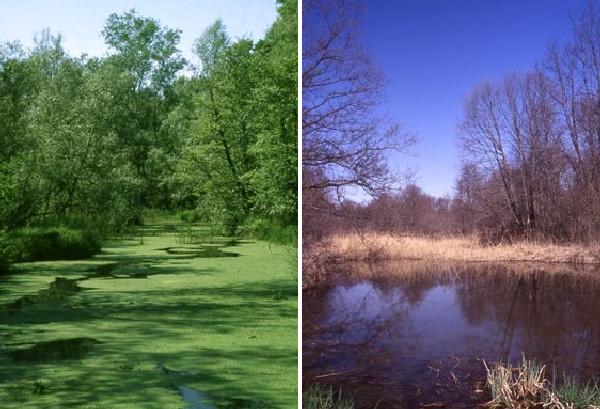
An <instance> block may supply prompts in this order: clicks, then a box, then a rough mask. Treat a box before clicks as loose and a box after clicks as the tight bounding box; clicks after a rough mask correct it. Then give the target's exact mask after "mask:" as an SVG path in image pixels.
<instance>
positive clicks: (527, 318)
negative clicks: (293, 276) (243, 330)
mask: <svg viewBox="0 0 600 409" xmlns="http://www.w3.org/2000/svg"><path fill="white" fill-rule="evenodd" d="M337 270H339V271H337V274H336V275H335V277H336V279H335V280H334V281H335V284H330V285H322V286H319V287H318V288H313V289H308V290H305V291H304V295H303V376H304V382H305V383H322V384H329V385H334V386H335V387H336V388H342V389H343V390H344V391H345V392H346V393H347V394H349V395H350V396H354V398H355V402H356V405H357V408H373V407H375V406H376V405H377V404H379V406H378V407H379V408H387V407H421V406H422V405H425V407H427V405H441V404H444V405H446V406H444V407H473V406H475V405H476V404H477V403H481V402H485V401H486V400H488V399H489V395H488V392H486V391H485V387H484V381H485V370H484V366H483V361H482V359H485V360H486V361H487V362H488V363H489V362H496V361H498V360H502V361H504V362H506V361H510V362H516V361H519V360H520V359H521V358H522V354H525V356H526V357H527V358H534V359H536V360H540V361H543V362H544V363H546V364H547V365H548V368H549V371H548V373H549V376H552V373H557V374H561V377H562V373H563V372H567V373H569V374H572V375H574V376H576V377H578V378H579V379H580V380H582V381H587V380H589V379H591V378H593V377H595V376H597V375H600V297H599V296H600V272H594V271H568V272H567V271H565V268H561V267H557V266H548V267H546V268H540V267H539V266H527V265H524V266H513V267H507V266H493V265H482V264H478V265H475V264H470V265H458V264H452V265H450V264H447V265H439V264H437V265H436V264H428V263H403V264H402V265H398V264H396V265H394V264H387V265H379V266H365V265H351V266H350V265H349V266H345V267H343V268H338V269H337ZM431 407H433V406H431Z"/></svg>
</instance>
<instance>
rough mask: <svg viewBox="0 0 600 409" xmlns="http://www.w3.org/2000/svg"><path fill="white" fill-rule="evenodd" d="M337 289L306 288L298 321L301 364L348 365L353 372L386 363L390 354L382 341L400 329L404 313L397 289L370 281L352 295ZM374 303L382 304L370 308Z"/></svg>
mask: <svg viewBox="0 0 600 409" xmlns="http://www.w3.org/2000/svg"><path fill="white" fill-rule="evenodd" d="M358 288H359V289H360V287H358ZM339 290H340V289H339V288H328V289H325V290H323V291H316V292H315V291H312V292H308V294H307V293H306V292H305V298H304V299H303V323H302V325H303V359H304V361H303V362H304V367H305V369H307V368H311V367H316V368H320V369H324V368H335V369H336V370H340V369H342V370H343V369H348V368H351V371H350V372H352V373H363V374H364V373H369V372H370V370H371V369H372V368H375V367H377V368H380V367H381V366H382V365H384V366H385V363H386V362H389V361H390V360H391V358H392V356H391V354H392V351H390V350H389V349H388V348H387V347H386V344H387V342H388V341H389V340H391V339H393V338H394V337H395V336H397V335H398V334H401V333H402V329H401V327H402V326H403V325H404V323H405V321H406V317H407V306H406V305H407V303H406V300H405V299H404V297H403V296H402V293H401V292H399V291H398V289H397V288H393V287H390V286H385V285H383V286H377V287H374V286H370V285H369V286H366V287H365V288H364V292H361V293H360V294H358V295H357V296H356V297H354V298H352V297H344V298H340V291H339ZM343 290H348V288H345V289H343ZM332 300H333V301H332ZM373 303H376V304H378V305H385V308H375V309H374V308H371V307H372V306H373ZM332 304H335V308H332ZM350 372H348V374H350Z"/></svg>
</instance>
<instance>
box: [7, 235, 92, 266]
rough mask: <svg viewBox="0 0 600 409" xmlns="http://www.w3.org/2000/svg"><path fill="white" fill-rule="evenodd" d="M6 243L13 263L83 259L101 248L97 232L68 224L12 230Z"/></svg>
mask: <svg viewBox="0 0 600 409" xmlns="http://www.w3.org/2000/svg"><path fill="white" fill-rule="evenodd" d="M6 243H7V246H6V256H7V257H8V259H9V260H10V261H11V262H23V261H40V260H63V259H64V260H74V259H82V258H87V257H91V256H92V255H94V254H97V253H99V252H100V249H101V242H100V239H99V236H98V234H97V233H95V232H94V231H92V230H76V229H72V228H68V227H53V228H41V227H37V228H31V227H30V228H22V229H19V230H15V231H13V232H11V233H10V234H9V235H8V237H7V239H6Z"/></svg>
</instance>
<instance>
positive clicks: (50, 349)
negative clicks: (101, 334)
mask: <svg viewBox="0 0 600 409" xmlns="http://www.w3.org/2000/svg"><path fill="white" fill-rule="evenodd" d="M98 343H100V341H98V340H96V339H94V338H70V339H57V340H53V341H47V342H38V343H36V344H34V345H33V346H32V347H30V348H26V349H15V350H12V351H10V352H8V356H9V357H10V358H11V359H12V360H14V361H32V362H47V361H54V360H64V359H80V358H82V357H83V356H84V355H85V354H87V353H88V352H90V351H91V350H92V349H93V348H94V345H96V344H98Z"/></svg>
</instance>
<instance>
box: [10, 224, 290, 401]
mask: <svg viewBox="0 0 600 409" xmlns="http://www.w3.org/2000/svg"><path fill="white" fill-rule="evenodd" d="M181 227H182V226H181V225H174V224H162V223H159V224H155V225H150V226H145V227H143V228H142V229H141V230H140V233H139V234H138V235H137V236H136V237H131V238H130V239H128V240H120V241H115V242H112V243H107V245H106V247H105V248H104V249H103V253H102V254H101V255H98V256H96V257H94V258H92V259H88V260H81V261H55V262H36V263H22V264H16V265H14V266H13V267H14V270H16V271H14V272H13V273H12V274H11V275H8V276H5V277H1V278H0V279H1V280H2V286H0V334H2V338H1V340H2V341H1V343H0V406H1V407H2V408H7V409H10V408H19V409H20V408H25V409H27V408H40V407H43V408H115V409H120V408H149V409H151V408H157V409H158V408H160V409H163V408H167V409H170V408H175V409H176V408H184V407H187V405H186V403H185V402H184V400H183V399H182V396H181V394H180V392H179V391H178V388H179V387H182V386H184V387H188V388H192V389H194V390H196V391H199V392H201V393H202V394H204V395H206V396H208V397H209V398H210V400H211V401H213V402H215V403H218V404H219V405H228V404H231V405H234V404H238V405H241V407H261V408H268V407H274V408H295V407H296V406H297V391H296V385H297V318H296V317H297V291H296V288H297V287H296V272H295V271H292V270H291V268H290V262H289V254H290V252H289V250H287V249H286V248H285V247H283V246H274V245H272V244H271V245H269V244H267V243H264V242H259V241H243V242H241V243H236V244H237V245H236V246H233V247H223V246H224V245H225V244H227V243H226V240H224V239H223V240H221V241H219V240H211V243H212V244H211V245H212V246H219V245H220V246H221V247H220V248H219V251H220V252H206V251H199V252H197V253H195V252H194V250H193V249H187V250H186V249H182V252H180V253H179V252H175V253H174V254H169V253H167V252H166V251H165V250H164V249H166V248H171V249H173V248H175V249H176V250H177V249H180V248H181V247H183V246H185V247H188V246H192V247H193V246H197V245H196V244H193V245H188V244H186V245H183V244H179V243H178V231H179V229H180V228H181ZM142 236H143V237H142ZM219 243H220V244H219ZM188 250H189V251H188ZM196 254H201V255H209V256H210V257H206V258H193V257H194V255H196ZM231 254H235V255H237V257H234V256H232V255H231ZM100 266H103V267H100ZM57 277H64V278H66V279H75V280H78V281H76V283H77V285H78V287H79V288H77V289H76V288H74V287H73V286H72V285H70V284H69V285H66V284H68V283H67V282H64V281H62V280H59V282H58V283H65V284H64V285H60V286H58V285H57V281H56V278H57ZM142 277H147V278H142ZM53 283H54V284H53ZM62 287H66V291H67V293H65V294H63V293H59V291H60V288H62ZM49 288H50V289H51V291H50V292H48V291H47V290H48V289H49ZM45 290H46V291H45ZM8 306H10V307H8ZM69 342H70V343H71V344H69ZM72 343H75V345H76V347H75V348H76V349H75V350H73V351H64V348H69V345H72ZM47 347H54V348H56V347H60V348H62V349H61V350H60V351H58V352H56V351H54V352H52V353H49V354H48V356H49V358H48V359H40V360H38V361H36V360H31V359H15V358H27V357H32V356H33V357H37V356H39V355H40V354H42V353H43V352H42V351H43V348H47ZM15 351H17V352H16V353H15ZM79 355H81V356H79ZM225 407H226V406H225Z"/></svg>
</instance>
